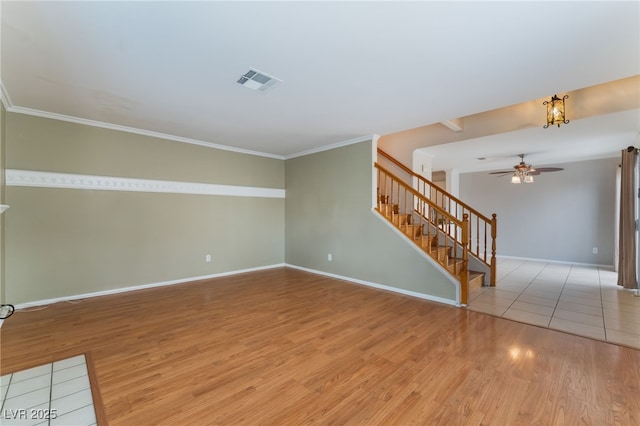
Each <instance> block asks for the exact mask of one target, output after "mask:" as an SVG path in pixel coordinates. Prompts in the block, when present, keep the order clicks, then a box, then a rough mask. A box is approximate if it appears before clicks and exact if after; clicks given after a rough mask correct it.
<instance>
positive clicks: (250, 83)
mask: <svg viewBox="0 0 640 426" xmlns="http://www.w3.org/2000/svg"><path fill="white" fill-rule="evenodd" d="M237 83H238V84H239V85H241V86H244V87H246V88H248V89H252V90H257V91H258V92H266V91H268V90H271V89H273V88H274V87H276V86H277V85H279V84H280V83H282V80H280V79H278V78H275V77H273V76H271V75H268V74H265V73H263V72H262V71H258V70H256V69H253V68H249V71H248V72H246V73H245V74H244V75H243V76H242V77H240V78H239V79H238V81H237Z"/></svg>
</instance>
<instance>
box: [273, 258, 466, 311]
mask: <svg viewBox="0 0 640 426" xmlns="http://www.w3.org/2000/svg"><path fill="white" fill-rule="evenodd" d="M285 266H286V267H287V268H292V269H298V270H300V271H304V272H309V273H311V274H316V275H322V276H325V277H329V278H335V279H338V280H342V281H347V282H351V283H354V284H359V285H364V286H367V287H373V288H377V289H379V290H385V291H390V292H393V293H399V294H403V295H405V296H411V297H417V298H419V299H424V300H429V301H432V302H438V303H444V304H447V305H453V306H460V304H458V303H457V302H456V301H455V300H451V299H444V298H442V297H437V296H432V295H430V294H425V293H418V292H417V291H411V290H405V289H402V288H398V287H391V286H388V285H384V284H378V283H373V282H370V281H364V280H360V279H357V278H351V277H345V276H343V275H337V274H332V273H329V272H324V271H318V270H316V269H309V268H305V267H304V266H298V265H291V264H289V263H287V264H285Z"/></svg>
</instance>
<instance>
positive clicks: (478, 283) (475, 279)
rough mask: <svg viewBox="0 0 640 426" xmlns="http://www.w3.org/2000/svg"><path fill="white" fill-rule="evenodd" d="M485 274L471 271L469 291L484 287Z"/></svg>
mask: <svg viewBox="0 0 640 426" xmlns="http://www.w3.org/2000/svg"><path fill="white" fill-rule="evenodd" d="M484 275H485V274H484V272H478V271H471V270H470V271H469V289H470V290H471V289H474V288H478V287H482V286H483V285H484Z"/></svg>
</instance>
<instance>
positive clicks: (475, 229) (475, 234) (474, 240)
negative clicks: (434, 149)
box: [378, 148, 498, 286]
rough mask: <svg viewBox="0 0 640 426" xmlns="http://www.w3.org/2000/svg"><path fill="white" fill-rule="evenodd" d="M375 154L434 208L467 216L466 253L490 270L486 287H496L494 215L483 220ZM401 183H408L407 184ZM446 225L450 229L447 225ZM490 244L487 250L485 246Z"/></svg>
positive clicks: (382, 153) (464, 206)
mask: <svg viewBox="0 0 640 426" xmlns="http://www.w3.org/2000/svg"><path fill="white" fill-rule="evenodd" d="M378 154H380V155H381V156H382V157H384V158H385V159H387V160H389V161H390V162H391V163H393V164H394V165H395V166H397V167H398V168H400V169H401V170H402V171H403V172H405V173H406V174H408V175H409V181H411V180H412V179H413V180H414V184H415V186H414V189H415V190H416V191H417V192H418V193H420V194H421V195H422V196H423V197H425V198H427V199H429V200H431V201H432V202H434V203H435V204H437V205H438V206H439V207H440V208H441V209H443V210H445V211H447V212H448V213H449V214H450V215H451V216H453V217H455V218H458V219H462V218H463V217H464V215H465V214H466V215H468V217H469V230H468V247H469V253H470V254H471V255H472V256H473V257H475V258H476V259H478V260H479V261H480V262H482V263H484V264H485V265H486V266H487V267H488V268H489V271H490V272H489V285H491V286H495V285H496V275H497V260H496V236H497V226H498V223H497V216H496V214H495V213H494V214H492V215H491V218H488V217H486V216H485V215H483V214H482V213H480V212H478V211H477V210H475V209H474V208H472V207H471V206H469V205H468V204H466V203H465V202H463V201H462V200H460V199H458V198H456V197H455V196H453V195H451V194H449V193H448V192H447V191H445V190H443V189H442V188H440V187H439V186H437V185H436V184H434V183H433V182H430V181H429V180H427V179H426V178H425V177H424V176H421V175H419V174H417V173H415V172H414V171H413V170H411V169H409V168H408V167H406V166H405V165H404V164H402V163H401V162H399V161H398V160H396V159H395V158H393V157H392V156H391V155H389V154H388V153H386V152H385V151H383V150H382V149H380V148H378ZM404 181H405V182H408V181H407V180H404ZM446 225H447V226H449V225H450V224H446ZM489 242H490V248H489V246H488V244H489ZM489 253H490V257H489Z"/></svg>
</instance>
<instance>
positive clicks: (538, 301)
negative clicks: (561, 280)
mask: <svg viewBox="0 0 640 426" xmlns="http://www.w3.org/2000/svg"><path fill="white" fill-rule="evenodd" d="M517 300H518V302H525V303H532V304H534V305H542V306H549V307H552V308H554V307H555V306H556V305H557V304H558V300H557V299H549V298H546V297H540V296H533V295H530V294H526V293H523V294H521V295H520V297H518V299H517Z"/></svg>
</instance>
